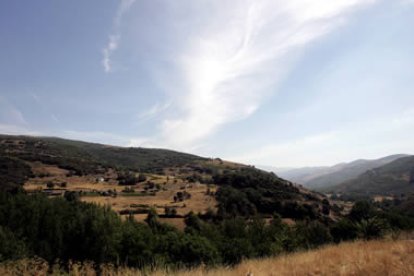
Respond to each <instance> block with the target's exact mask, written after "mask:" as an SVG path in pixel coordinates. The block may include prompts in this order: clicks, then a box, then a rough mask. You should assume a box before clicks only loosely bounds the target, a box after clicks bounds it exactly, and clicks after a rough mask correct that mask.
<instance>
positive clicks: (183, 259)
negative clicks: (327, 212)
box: [0, 192, 388, 268]
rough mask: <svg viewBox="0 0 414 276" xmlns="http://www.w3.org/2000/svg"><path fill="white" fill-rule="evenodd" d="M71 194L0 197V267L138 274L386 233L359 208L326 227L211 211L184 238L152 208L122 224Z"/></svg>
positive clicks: (195, 218) (190, 218)
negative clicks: (16, 263) (88, 266)
mask: <svg viewBox="0 0 414 276" xmlns="http://www.w3.org/2000/svg"><path fill="white" fill-rule="evenodd" d="M72 196H74V194H71V193H67V194H66V195H65V198H54V199H49V198H47V197H45V196H44V195H40V194H39V195H26V194H22V193H17V194H10V193H1V192H0V261H4V260H11V259H16V258H22V257H29V258H30V257H33V256H39V257H41V258H44V259H46V260H48V261H49V262H54V261H55V260H58V259H59V260H61V261H62V262H63V263H65V262H67V261H69V260H73V261H86V260H90V261H93V262H95V263H96V264H97V265H99V264H102V263H113V264H124V265H128V266H134V267H140V268H143V267H154V266H159V265H162V266H169V267H176V268H178V267H184V266H185V267H191V266H195V265H200V264H202V263H204V264H207V265H217V264H227V265H233V264H237V263H238V262H240V261H241V260H243V259H245V258H260V257H265V256H272V255H277V254H281V253H283V252H292V251H296V250H301V249H310V248H315V247H318V246H321V245H323V244H326V243H330V242H331V241H332V240H333V241H335V242H339V241H341V240H349V239H355V238H364V239H372V238H377V237H381V236H382V235H383V234H384V233H385V231H386V230H387V229H388V228H387V222H386V221H385V220H384V219H381V218H380V217H376V216H374V217H366V216H365V215H358V216H355V214H360V213H361V212H357V210H359V209H360V208H361V206H362V205H361V204H358V205H356V206H355V207H354V208H355V210H354V212H353V214H354V215H353V217H352V218H350V219H344V220H340V221H339V222H337V223H334V224H332V225H330V226H327V225H325V224H322V223H320V222H318V221H316V220H313V221H309V220H307V221H306V220H305V221H302V222H297V223H296V225H295V226H288V225H286V224H284V223H283V222H282V220H281V217H280V216H279V215H278V214H275V215H274V216H273V219H272V220H271V221H270V222H266V221H265V220H264V219H263V218H260V217H258V216H252V217H251V218H249V219H246V218H244V217H241V216H236V217H232V218H227V219H222V218H220V217H217V216H215V215H214V213H212V212H210V214H209V215H208V216H205V215H196V214H194V213H189V214H188V215H187V216H186V217H185V223H186V228H185V231H184V232H181V231H178V230H177V229H175V228H173V227H172V226H169V225H166V224H163V223H161V222H160V221H159V220H158V215H157V213H156V211H155V210H154V209H151V210H148V217H147V219H146V224H144V223H138V222H136V221H134V219H133V217H132V216H130V217H129V218H128V219H127V220H126V221H122V220H121V219H120V217H119V216H118V215H117V214H116V213H115V212H113V211H111V210H110V209H109V208H107V207H100V206H97V205H93V204H87V203H83V202H80V201H78V200H77V198H72ZM168 212H170V211H168ZM375 214H376V215H378V213H375ZM353 218H354V219H357V218H358V220H352V219H353Z"/></svg>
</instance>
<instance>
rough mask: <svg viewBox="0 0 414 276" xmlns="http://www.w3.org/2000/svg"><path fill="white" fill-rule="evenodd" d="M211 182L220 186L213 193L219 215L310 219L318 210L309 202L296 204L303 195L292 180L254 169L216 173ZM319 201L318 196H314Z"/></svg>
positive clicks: (314, 216)
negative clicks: (277, 216)
mask: <svg viewBox="0 0 414 276" xmlns="http://www.w3.org/2000/svg"><path fill="white" fill-rule="evenodd" d="M213 180H214V183H216V184H217V185H219V186H220V188H219V189H218V191H217V192H216V199H217V201H218V202H219V214H220V215H221V216H222V217H234V216H237V215H241V216H254V215H255V214H256V213H260V214H273V213H275V212H277V213H279V214H281V215H282V216H284V217H291V218H298V219H304V218H307V217H308V218H311V219H314V218H316V217H317V216H318V212H317V211H316V210H315V208H314V207H312V206H311V205H306V204H303V205H301V204H298V203H297V201H298V200H304V198H303V195H301V193H300V192H299V190H298V189H297V188H296V187H294V186H293V185H292V184H291V183H289V182H287V181H285V180H283V179H280V178H278V177H277V176H275V175H274V174H272V173H266V172H264V171H260V170H257V169H254V168H242V169H239V170H236V171H229V172H224V173H221V174H216V175H215V176H214V177H213ZM314 201H315V202H318V200H317V199H314Z"/></svg>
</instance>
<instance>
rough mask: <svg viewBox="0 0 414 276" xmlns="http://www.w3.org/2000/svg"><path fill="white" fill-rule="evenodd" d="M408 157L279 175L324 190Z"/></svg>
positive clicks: (398, 156)
mask: <svg viewBox="0 0 414 276" xmlns="http://www.w3.org/2000/svg"><path fill="white" fill-rule="evenodd" d="M405 156H407V155H403V154H396V155H390V156H386V157H383V158H380V159H375V160H365V159H359V160H355V161H353V162H350V163H340V164H337V165H335V166H332V167H308V168H298V169H293V170H289V171H282V172H280V173H278V175H280V176H281V177H283V178H285V179H288V180H290V181H292V182H295V183H300V184H303V185H304V186H305V187H307V188H309V189H313V190H324V189H326V188H329V187H332V186H336V185H338V184H340V183H343V182H346V181H349V180H351V179H353V178H356V177H358V176H359V175H360V174H362V173H364V172H366V171H367V170H371V169H374V168H377V167H380V166H382V165H385V164H388V163H390V162H392V161H394V160H397V159H399V158H402V157H405Z"/></svg>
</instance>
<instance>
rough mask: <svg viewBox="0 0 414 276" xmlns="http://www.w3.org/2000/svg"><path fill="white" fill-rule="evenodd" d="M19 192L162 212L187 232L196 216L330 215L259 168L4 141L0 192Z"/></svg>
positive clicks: (91, 146) (39, 140)
mask: <svg viewBox="0 0 414 276" xmlns="http://www.w3.org/2000/svg"><path fill="white" fill-rule="evenodd" d="M20 187H23V189H24V190H25V191H26V192H28V193H39V192H40V193H46V194H48V195H53V196H62V195H63V194H65V193H66V194H67V193H68V192H70V193H76V195H77V196H79V197H80V200H82V201H86V202H93V203H97V204H105V205H110V206H112V208H113V209H114V210H115V211H117V212H118V213H119V214H121V215H128V214H136V215H137V219H140V220H142V219H143V218H145V217H143V216H142V214H146V213H147V212H148V211H149V210H150V208H156V209H157V212H159V214H164V215H163V216H165V217H166V218H170V219H180V221H181V222H179V223H181V225H183V217H184V216H185V215H186V214H187V213H189V212H191V211H192V212H195V213H205V212H207V210H213V211H217V212H218V213H219V215H220V216H223V217H225V216H234V215H241V216H251V215H255V214H262V215H265V216H271V215H273V214H274V213H275V212H276V213H279V214H280V215H281V216H282V217H284V218H295V219H302V218H306V217H309V218H311V219H318V218H320V219H322V218H324V217H327V215H329V213H328V214H323V213H322V207H323V202H322V201H323V199H324V198H325V197H324V196H323V195H321V194H317V193H313V192H310V191H308V190H306V189H304V188H301V187H297V186H295V185H293V184H292V183H291V182H289V181H286V180H284V179H281V178H279V177H277V176H276V175H275V174H273V173H269V172H265V171H262V170H259V169H256V168H254V167H252V166H247V165H243V164H237V163H233V162H228V161H223V160H221V159H219V158H216V159H210V158H204V157H200V156H196V155H192V154H187V153H181V152H176V151H172V150H165V149H147V148H124V147H115V146H110V145H102V144H96V143H87V142H82V141H72V140H66V139H61V138H51V137H29V136H9V135H0V188H2V189H4V190H11V189H18V188H20ZM181 202H184V203H181ZM325 205H326V202H325ZM325 207H326V206H325ZM325 209H326V208H325ZM172 210H174V211H172ZM170 221H173V220H170ZM175 222H177V221H175Z"/></svg>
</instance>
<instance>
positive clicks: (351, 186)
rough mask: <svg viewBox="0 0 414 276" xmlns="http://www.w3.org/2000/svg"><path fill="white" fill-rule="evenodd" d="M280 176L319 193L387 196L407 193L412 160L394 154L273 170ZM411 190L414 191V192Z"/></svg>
mask: <svg viewBox="0 0 414 276" xmlns="http://www.w3.org/2000/svg"><path fill="white" fill-rule="evenodd" d="M273 171H274V172H275V173H277V174H278V175H279V176H280V177H282V178H285V179H287V180H290V181H292V182H295V183H299V184H302V185H304V186H305V187H307V188H309V189H313V190H318V191H334V192H345V193H350V192H352V193H358V194H361V193H363V194H366V193H368V194H389V193H399V192H402V191H407V189H408V190H409V187H408V186H407V185H408V184H409V183H410V181H412V180H411V178H412V177H411V176H412V173H413V172H414V157H413V156H409V155H406V154H396V155H390V156H386V157H383V158H380V159H374V160H365V159H359V160H355V161H353V162H350V163H340V164H337V165H334V166H331V167H328V166H322V167H305V168H296V169H290V170H283V169H282V170H278V169H274V170H273ZM413 191H414V190H413Z"/></svg>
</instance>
